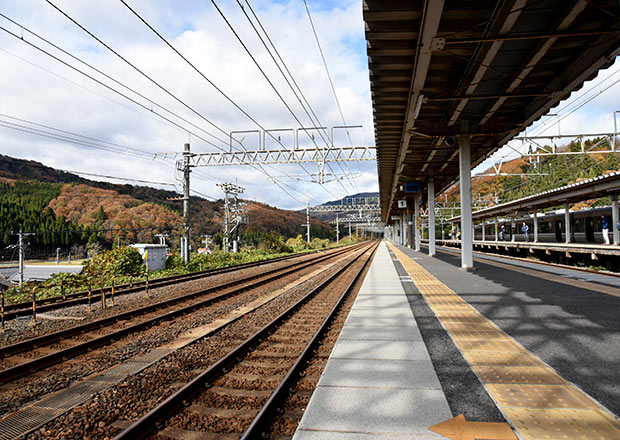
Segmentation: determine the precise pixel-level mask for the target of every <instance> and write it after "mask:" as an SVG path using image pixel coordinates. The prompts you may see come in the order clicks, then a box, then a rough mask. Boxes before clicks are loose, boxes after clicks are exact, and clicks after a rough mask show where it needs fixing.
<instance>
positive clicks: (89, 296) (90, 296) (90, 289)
mask: <svg viewBox="0 0 620 440" xmlns="http://www.w3.org/2000/svg"><path fill="white" fill-rule="evenodd" d="M92 297H93V291H92V286H91V282H90V280H88V311H89V312H92V310H93V308H92V305H91V301H92Z"/></svg>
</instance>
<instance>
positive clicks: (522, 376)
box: [294, 241, 620, 440]
mask: <svg viewBox="0 0 620 440" xmlns="http://www.w3.org/2000/svg"><path fill="white" fill-rule="evenodd" d="M526 266H527V264H526V263H520V264H519V265H511V264H508V263H506V262H497V261H492V260H485V261H480V260H477V261H476V270H475V271H474V272H473V273H470V272H465V271H461V270H458V268H459V256H458V255H455V254H454V252H438V254H437V256H435V257H429V256H428V255H426V254H424V253H422V252H416V251H413V250H411V249H409V248H406V247H404V246H399V245H395V244H392V243H389V242H386V241H384V242H383V243H382V244H381V246H380V247H379V249H378V251H377V254H376V256H375V259H374V261H373V263H372V265H371V268H370V271H369V273H368V275H367V277H366V279H365V281H364V283H363V285H362V288H361V290H360V292H359V294H358V297H357V299H356V302H355V304H354V306H353V308H352V309H351V312H350V314H349V317H348V319H347V321H346V323H345V326H344V328H343V330H342V333H341V335H340V338H339V339H338V341H337V343H336V345H335V347H334V350H333V351H332V354H331V356H330V358H329V361H328V363H327V366H326V368H325V371H324V373H323V375H322V376H321V379H320V380H319V383H318V386H317V389H316V391H315V392H314V394H313V395H312V398H311V400H310V402H309V405H308V407H307V408H306V411H305V414H304V417H303V418H302V420H301V423H300V425H299V428H298V430H297V432H296V434H295V437H294V439H296V440H300V439H301V440H305V439H312V440H315V439H337V440H338V439H346V440H348V439H371V438H399V439H400V438H416V439H440V438H447V437H443V436H441V435H439V434H435V433H433V432H431V431H430V430H429V429H428V428H430V427H431V426H433V425H435V424H437V423H440V422H444V421H448V420H450V419H452V418H453V417H454V416H458V415H459V414H464V415H465V419H466V420H467V421H468V422H467V424H461V425H459V427H457V428H456V429H457V430H458V429H461V430H462V431H461V433H462V434H463V433H464V432H465V431H463V430H467V429H470V430H475V429H482V430H484V429H486V428H487V427H488V426H491V425H497V426H499V425H500V423H501V424H502V425H505V423H507V425H505V426H507V427H508V426H509V427H510V428H511V430H512V431H513V434H514V436H513V437H512V438H515V439H516V438H520V439H528V440H529V439H532V440H534V439H601V440H603V439H607V440H609V439H618V438H620V421H619V420H618V417H617V415H618V414H619V413H620V381H618V378H617V371H618V366H619V365H620V364H619V361H618V360H619V359H620V342H619V341H620V323H618V320H617V316H618V313H620V278H616V279H611V280H610V279H609V278H604V277H602V276H600V277H597V276H595V275H591V276H588V277H587V278H584V274H583V272H576V271H575V272H574V273H573V272H571V271H570V270H568V269H562V273H559V272H558V273H552V272H550V271H549V270H548V269H546V270H537V268H536V267H535V265H534V264H533V263H531V266H532V267H526ZM598 278H600V279H598ZM472 421H475V423H472ZM485 422H489V423H485ZM461 423H463V422H462V419H461ZM487 425H488V426H487ZM453 426H454V425H453ZM467 432H468V433H469V434H471V435H472V437H471V438H504V437H497V436H495V437H493V436H491V437H485V436H483V435H480V436H478V437H475V436H474V435H476V433H475V432H471V431H467ZM511 434H512V433H511ZM459 435H460V434H459ZM448 438H457V437H453V436H451V437H448ZM463 438H470V437H463ZM506 438H511V437H506Z"/></svg>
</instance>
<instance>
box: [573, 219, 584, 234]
mask: <svg viewBox="0 0 620 440" xmlns="http://www.w3.org/2000/svg"><path fill="white" fill-rule="evenodd" d="M573 228H574V231H575V232H583V231H584V230H585V228H584V227H583V219H582V218H576V219H575V221H574V223H573Z"/></svg>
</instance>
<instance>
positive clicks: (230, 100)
mask: <svg viewBox="0 0 620 440" xmlns="http://www.w3.org/2000/svg"><path fill="white" fill-rule="evenodd" d="M120 2H121V3H122V4H123V5H125V7H126V8H127V9H129V10H130V11H131V12H132V13H133V14H134V15H135V16H136V17H137V18H138V19H139V20H140V21H141V22H142V23H144V25H145V26H146V27H148V28H149V29H150V30H151V31H152V32H153V33H154V34H155V35H157V37H159V39H160V40H162V41H163V42H164V43H165V44H166V45H167V46H168V47H169V48H170V49H171V50H172V51H173V52H174V53H176V54H177V55H178V56H179V57H180V58H181V59H182V60H183V61H185V62H186V63H187V64H188V65H189V66H190V67H191V68H192V69H193V70H194V71H195V72H196V73H198V75H200V77H201V78H203V79H204V80H205V81H207V82H208V83H209V84H210V85H211V86H212V87H213V88H214V89H215V90H216V91H217V92H218V93H220V94H221V95H222V96H223V97H224V98H226V100H228V101H229V102H230V103H231V104H232V105H233V106H235V108H237V109H238V110H239V111H240V112H241V113H242V114H243V115H245V116H246V117H247V118H248V119H249V120H250V121H252V122H253V123H254V124H256V125H257V126H258V127H260V128H261V129H262V130H263V131H266V130H265V128H264V127H263V126H262V125H261V124H260V123H259V122H258V121H257V120H256V119H254V118H253V117H252V116H251V115H250V114H249V113H248V112H246V111H245V110H244V109H243V108H241V107H240V106H239V105H238V104H237V103H236V102H235V101H234V100H233V99H232V98H231V97H229V96H228V95H227V94H226V93H225V92H224V91H223V90H222V89H220V88H219V87H218V86H217V85H216V84H215V83H214V82H213V81H211V80H210V79H209V78H208V77H207V76H206V75H205V74H204V73H202V71H201V70H200V69H198V68H197V67H196V66H195V65H194V64H193V63H192V62H191V61H189V60H188V59H187V58H186V57H185V56H184V55H183V54H182V53H181V52H180V51H179V50H178V49H176V48H175V47H174V46H173V45H172V44H171V43H170V42H169V41H168V40H167V39H166V38H164V36H163V35H161V34H160V33H159V32H158V31H157V30H156V29H155V28H154V27H153V26H151V25H150V24H149V23H148V22H147V21H146V20H145V19H144V18H142V16H141V15H140V14H138V13H137V12H136V11H135V10H134V9H133V8H131V6H129V5H128V4H127V2H125V0H120ZM269 136H271V137H272V138H273V139H275V140H276V141H277V139H276V138H275V137H274V136H273V135H271V134H269ZM278 142H279V141H278ZM244 149H245V148H244ZM260 169H261V170H263V172H264V173H265V174H266V175H267V176H268V177H271V176H270V174H269V173H267V171H265V170H264V168H263V167H262V166H261V167H260ZM274 183H276V185H278V186H279V187H280V189H282V190H283V191H284V192H286V193H287V194H288V195H289V196H290V197H292V198H293V199H294V200H296V201H298V202H301V200H299V199H297V198H296V197H294V196H293V195H292V194H290V193H289V192H288V191H286V190H285V189H284V188H283V187H282V186H281V185H280V183H279V182H278V181H277V180H274ZM310 198H312V197H310ZM302 203H303V202H302Z"/></svg>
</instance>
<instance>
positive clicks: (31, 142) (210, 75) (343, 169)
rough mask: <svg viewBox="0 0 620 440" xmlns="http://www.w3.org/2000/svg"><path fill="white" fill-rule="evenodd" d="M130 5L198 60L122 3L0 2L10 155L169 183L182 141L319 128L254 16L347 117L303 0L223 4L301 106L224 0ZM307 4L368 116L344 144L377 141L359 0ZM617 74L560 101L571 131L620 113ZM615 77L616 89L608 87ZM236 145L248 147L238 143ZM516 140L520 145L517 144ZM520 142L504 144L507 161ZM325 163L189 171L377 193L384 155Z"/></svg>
mask: <svg viewBox="0 0 620 440" xmlns="http://www.w3.org/2000/svg"><path fill="white" fill-rule="evenodd" d="M125 2H126V3H127V4H128V5H129V6H130V7H131V8H132V9H133V10H134V11H135V12H136V13H137V14H139V15H140V16H141V17H142V18H143V19H144V20H145V21H146V22H147V23H148V24H149V25H150V26H152V27H153V28H154V29H155V30H156V31H157V32H159V33H160V35H161V36H162V37H163V38H165V39H166V40H167V41H168V42H169V43H170V44H171V45H172V46H173V47H174V48H175V49H177V50H178V51H179V52H180V53H181V54H182V55H183V56H184V57H185V58H186V59H187V60H188V61H189V62H191V63H192V64H193V66H195V68H196V69H197V70H194V69H193V68H192V67H191V66H190V65H189V64H188V63H187V62H186V61H184V60H183V59H182V58H181V57H180V56H179V55H178V54H176V53H175V52H174V51H173V50H172V49H171V48H170V47H168V46H167V45H166V43H165V42H164V41H162V39H160V38H159V37H158V36H157V35H156V34H155V33H154V32H153V31H152V30H151V29H149V28H148V27H147V26H146V25H145V23H143V22H142V21H140V19H139V18H138V17H137V16H136V15H134V13H132V11H130V9H128V7H126V6H125V5H124V4H123V2H122V1H121V0H88V1H84V0H49V1H48V0H19V1H4V2H2V7H0V13H2V15H3V16H0V27H2V29H0V65H1V66H2V75H0V91H1V92H0V96H1V99H0V153H2V154H6V155H9V156H14V157H18V158H23V159H33V160H37V161H40V162H42V163H43V164H45V165H48V166H52V167H55V168H59V169H65V170H73V171H79V172H87V173H91V174H100V175H107V176H115V177H125V178H131V179H140V180H145V181H151V182H161V183H162V184H167V185H176V188H177V189H180V188H181V186H180V184H179V182H178V181H177V180H175V171H174V163H175V159H174V158H172V157H171V156H168V157H167V158H158V159H155V160H153V159H152V157H153V153H155V152H175V151H176V152H180V151H182V148H183V144H184V143H186V142H188V141H189V142H190V143H191V148H192V151H194V152H197V153H200V152H216V151H220V150H221V149H224V150H228V149H229V148H230V146H229V140H228V139H229V134H230V132H233V131H251V130H261V129H269V130H271V129H288V128H294V127H298V126H299V125H300V123H301V124H303V125H304V126H311V125H315V123H313V122H311V121H310V118H309V117H308V116H307V115H306V113H305V112H304V110H303V109H302V107H301V105H300V104H299V102H298V99H297V98H296V97H295V95H294V94H293V93H292V92H291V89H290V88H289V86H288V85H287V83H286V81H285V80H284V79H283V77H282V75H281V73H280V72H279V71H278V69H277V67H276V65H275V63H274V62H273V60H272V59H271V58H270V55H269V53H268V52H267V51H266V50H265V48H264V47H263V45H262V43H261V41H260V39H259V38H258V37H257V34H256V33H255V31H254V30H253V28H252V26H251V24H250V21H249V20H248V18H247V17H246V15H245V13H247V14H248V15H249V16H250V17H252V21H253V23H254V25H255V26H257V27H259V26H260V25H262V26H263V28H264V29H265V30H266V31H267V34H268V36H269V38H270V39H271V40H272V41H273V43H274V44H275V46H276V48H277V50H278V51H279V54H280V55H281V57H282V59H283V60H284V62H285V63H286V67H287V68H288V69H289V70H290V72H291V74H292V76H293V78H294V79H295V81H296V83H297V84H298V85H299V87H300V88H301V90H302V92H303V94H304V96H305V98H306V99H307V101H308V102H309V103H310V105H311V108H312V111H313V112H314V113H315V114H316V115H317V117H318V121H319V123H320V124H321V125H323V126H327V127H332V126H340V125H343V121H342V118H341V116H340V112H339V110H338V107H337V105H336V101H335V99H334V95H333V93H332V89H331V86H330V84H329V81H328V78H327V75H326V72H325V69H324V67H323V62H322V60H321V56H320V53H319V50H318V47H317V45H316V41H315V39H314V35H313V32H312V28H311V26H310V22H309V19H308V16H307V14H306V10H305V7H304V2H303V1H300V0H291V1H286V0H279V1H276V0H274V1H268V0H250V2H249V4H250V5H251V6H252V8H253V10H254V13H255V14H256V16H257V17H258V19H259V20H260V24H259V23H258V22H257V21H256V20H255V19H254V18H253V16H252V11H250V9H249V8H248V6H247V3H246V1H245V0H239V2H240V3H242V4H244V5H245V9H242V8H241V7H240V6H239V5H238V2H237V1H236V0H219V1H216V2H215V4H217V6H218V7H219V9H220V11H221V14H223V15H224V17H225V19H226V20H228V22H229V23H230V26H232V28H233V29H234V31H235V32H236V33H237V35H238V37H239V38H240V39H241V40H242V41H243V44H244V45H245V46H246V47H247V50H248V51H249V52H250V53H251V54H252V56H253V57H254V59H255V60H256V61H257V62H258V64H259V65H260V66H261V68H262V69H263V71H264V72H265V74H266V75H267V77H268V78H269V80H270V81H271V82H272V83H273V85H274V87H275V88H276V89H277V90H278V92H279V93H280V94H281V97H282V100H284V101H285V102H286V103H287V104H286V105H288V107H289V108H290V109H291V111H292V113H291V112H290V111H289V109H287V107H286V106H285V104H284V103H283V102H282V100H281V99H280V97H279V96H278V95H277V93H276V92H275V91H274V90H273V88H272V87H271V86H270V84H269V83H268V82H267V80H266V79H265V77H264V76H263V74H262V73H261V71H260V70H259V69H258V68H257V67H256V65H255V64H254V61H253V60H252V58H251V57H250V56H249V55H248V53H247V52H246V49H245V48H244V47H243V45H242V44H241V43H240V42H239V41H238V40H237V37H236V36H235V34H234V33H233V31H231V29H230V28H229V26H228V24H227V22H226V20H225V19H224V18H223V17H222V15H221V14H220V11H218V10H217V9H216V7H215V6H214V3H213V2H210V1H182V2H178V1H172V0H125ZM307 3H308V6H309V8H310V11H311V15H312V19H313V21H314V24H315V26H316V30H317V33H318V37H319V39H320V42H321V45H322V48H323V51H324V54H325V59H326V61H327V63H328V66H329V69H330V72H331V75H332V79H333V84H334V87H335V90H336V94H337V96H338V99H339V100H340V104H341V107H342V112H343V114H344V119H345V121H346V123H347V124H349V125H362V126H363V128H362V129H357V128H355V129H351V130H350V137H351V139H350V140H349V139H348V138H347V137H346V135H345V131H344V130H336V135H335V139H334V143H335V144H336V145H343V146H347V145H349V144H350V143H351V144H353V145H362V144H366V145H372V144H373V143H374V134H373V128H372V105H371V101H370V91H369V82H368V71H367V58H366V52H365V40H364V24H363V21H362V12H361V8H362V2H361V1H359V0H350V1H347V0H334V1H325V0H323V1H319V0H307ZM54 5H55V6H56V8H55V7H54ZM61 11H62V12H64V13H65V14H66V15H67V16H68V17H70V18H72V19H74V20H75V21H76V22H77V23H78V24H79V25H81V26H83V28H84V29H86V30H87V31H89V32H91V33H92V34H93V35H94V36H96V37H98V38H99V39H100V40H101V41H102V42H103V43H105V44H106V45H108V46H109V47H110V48H111V49H112V50H114V51H115V52H116V53H117V54H118V55H117V54H114V53H113V52H111V51H110V50H109V49H107V48H106V47H104V46H103V45H102V44H101V43H99V42H97V41H96V40H95V39H94V38H93V37H92V36H90V35H88V34H87V33H86V32H85V31H84V30H83V29H80V28H79V27H78V26H77V25H76V24H75V23H73V22H72V21H71V20H70V19H69V18H68V17H67V16H65V15H63V13H62V12H61ZM11 20H12V21H13V22H12V21H11ZM32 32H34V33H35V34H36V35H38V37H37V36H36V35H34V34H33V33H32ZM39 37H41V38H39ZM44 39H45V40H47V41H48V42H46V41H44ZM50 43H52V44H53V45H55V46H57V47H54V46H53V45H51V44H50ZM59 48H60V49H61V50H63V51H66V52H67V53H63V52H62V51H61V50H59ZM45 52H48V53H49V54H50V55H52V56H53V57H54V58H53V57H51V56H50V55H48V54H46V53H45ZM72 56H73V57H75V58H73V57H72ZM119 56H120V57H123V58H125V60H126V61H127V62H129V63H131V64H132V65H133V66H135V68H137V69H139V70H140V71H142V72H143V73H144V74H145V75H147V76H148V77H150V78H151V79H152V80H153V81H154V82H156V83H157V85H156V84H155V83H154V82H151V81H150V80H149V79H147V78H145V76H143V75H141V74H140V73H139V72H138V71H137V70H136V69H135V68H134V67H131V66H130V65H129V64H128V63H127V62H125V61H123V60H122V59H121V58H120V57H119ZM82 62H85V63H88V64H89V65H90V66H92V67H89V66H87V65H85V64H83V63H82ZM616 64H617V63H616ZM70 66H73V68H72V67H70ZM93 68H95V69H97V70H98V71H96V70H94V69H93ZM76 69H79V71H81V72H83V73H86V74H87V75H89V76H91V77H92V79H91V78H88V77H87V76H85V75H84V74H82V73H80V72H78V70H76ZM619 71H620V67H619V66H618V65H616V66H614V67H613V68H612V69H611V70H609V71H606V72H602V73H601V74H600V75H599V76H598V77H597V79H596V80H595V82H598V83H601V85H600V86H595V85H592V84H588V85H586V86H585V87H584V88H583V89H582V90H581V91H580V92H577V93H575V94H574V95H573V97H572V98H571V100H570V101H569V102H568V103H563V104H562V105H560V107H559V109H556V110H555V111H552V112H555V113H558V114H560V115H561V116H560V119H561V121H560V127H561V130H562V132H563V133H568V132H578V131H580V130H581V131H588V132H591V131H597V132H610V131H612V130H613V112H614V111H615V110H620V105H617V104H616V103H615V99H614V96H617V95H618V93H619V91H620V88H618V87H617V86H614V85H613V84H614V83H615V81H618V80H620V75H618V72H619ZM606 87H609V89H608V90H607V91H606V92H604V93H599V91H600V90H602V89H604V88H606ZM218 89H219V90H220V91H218ZM123 95H124V96H123ZM224 95H226V96H227V97H228V98H226V97H225V96H224ZM590 96H596V98H595V99H593V100H592V101H590V102H589V103H588V104H587V105H585V106H584V107H581V108H579V109H577V110H576V111H574V112H573V113H569V112H570V110H571V108H572V107H571V106H577V105H578V104H579V102H580V101H579V99H582V100H585V99H587V98H588V97H590ZM573 102H575V103H574V104H571V103H573ZM244 112H245V114H244ZM293 114H294V115H295V116H293ZM545 121H546V126H541V128H538V129H534V128H531V129H530V130H529V131H530V132H532V133H534V132H535V131H536V130H539V132H544V130H547V131H548V132H554V133H555V132H557V117H546V118H543V120H542V122H541V123H544V122H545ZM36 133H38V134H39V135H37V134H36ZM275 133H276V134H274V136H276V137H277V136H278V135H279V136H280V142H282V144H283V145H284V146H286V147H288V146H292V145H293V144H294V140H293V139H292V136H291V135H290V132H275ZM41 134H42V135H44V136H40V135H41ZM76 135H79V136H83V137H77V136H76ZM314 135H315V140H314V141H311V140H310V139H308V138H307V137H304V136H303V135H301V136H300V146H302V147H310V146H313V142H316V143H317V144H319V145H325V140H324V139H323V138H321V136H320V135H319V133H318V132H315V133H314ZM235 139H236V140H237V141H239V142H241V143H242V144H243V147H245V148H247V149H248V150H253V149H256V148H257V147H258V142H259V141H258V135H257V134H256V133H251V132H248V133H245V134H238V135H235ZM78 141H79V142H78ZM234 144H235V148H240V146H239V143H238V142H234ZM275 146H276V141H275V140H274V139H271V138H269V137H267V147H268V148H269V147H275ZM514 146H515V148H517V147H519V145H518V143H515V144H514ZM510 151H511V150H506V149H504V150H502V151H501V152H499V153H498V154H497V155H496V159H497V160H499V158H501V157H503V156H506V155H507V154H508V152H510ZM485 165H488V162H487V164H485ZM316 173H317V166H316V165H315V164H306V165H304V166H303V167H302V166H299V165H278V166H265V167H264V168H263V169H255V168H251V167H247V166H244V167H201V168H196V169H194V171H193V172H192V185H191V186H192V188H193V189H194V190H196V191H198V192H199V193H200V194H203V195H207V196H210V197H214V198H220V197H221V192H220V190H219V188H218V187H217V186H216V183H221V182H235V181H236V182H237V183H238V184H239V185H242V186H244V187H245V188H246V192H245V194H244V197H246V198H249V199H255V200H258V201H261V202H265V203H269V204H272V205H275V206H278V207H281V208H289V209H291V208H300V207H302V206H303V205H305V203H306V202H309V203H311V204H319V203H323V202H325V201H328V200H334V199H337V198H340V197H343V196H344V195H346V194H352V193H356V192H362V191H376V190H377V178H376V164H375V163H374V162H361V163H350V164H344V165H337V164H332V165H331V169H327V170H326V173H327V175H326V177H325V180H326V181H328V182H327V183H325V184H324V185H318V184H316V183H311V182H310V180H313V179H316ZM85 177H89V176H85ZM91 178H94V179H99V178H98V177H91ZM100 180H103V179H100ZM330 180H331V181H330ZM274 182H275V183H274ZM153 186H157V185H153ZM160 187H162V188H166V187H167V188H170V186H166V185H160Z"/></svg>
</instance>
